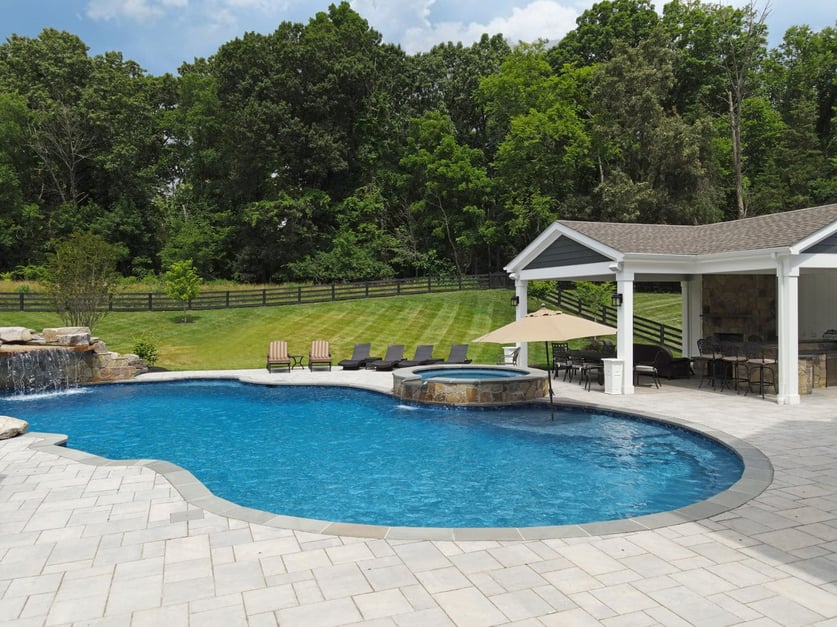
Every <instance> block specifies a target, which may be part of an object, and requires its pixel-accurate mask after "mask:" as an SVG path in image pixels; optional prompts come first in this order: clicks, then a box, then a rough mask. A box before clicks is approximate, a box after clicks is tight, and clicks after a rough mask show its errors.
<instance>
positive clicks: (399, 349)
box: [366, 344, 404, 370]
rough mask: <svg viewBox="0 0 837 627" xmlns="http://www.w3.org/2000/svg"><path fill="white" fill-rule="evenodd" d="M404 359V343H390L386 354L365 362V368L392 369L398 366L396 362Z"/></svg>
mask: <svg viewBox="0 0 837 627" xmlns="http://www.w3.org/2000/svg"><path fill="white" fill-rule="evenodd" d="M402 359H404V345H403V344H390V345H389V346H387V354H386V355H384V358H383V359H376V360H375V361H371V362H369V363H368V364H366V367H367V368H374V369H375V370H392V369H393V368H395V367H397V366H398V362H399V361H401V360H402Z"/></svg>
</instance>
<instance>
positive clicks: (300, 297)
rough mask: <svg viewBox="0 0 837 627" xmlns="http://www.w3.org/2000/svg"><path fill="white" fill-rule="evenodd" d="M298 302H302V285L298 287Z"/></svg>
mask: <svg viewBox="0 0 837 627" xmlns="http://www.w3.org/2000/svg"><path fill="white" fill-rule="evenodd" d="M296 302H297V303H300V304H301V303H302V286H301V285H300V286H298V287H297V288H296Z"/></svg>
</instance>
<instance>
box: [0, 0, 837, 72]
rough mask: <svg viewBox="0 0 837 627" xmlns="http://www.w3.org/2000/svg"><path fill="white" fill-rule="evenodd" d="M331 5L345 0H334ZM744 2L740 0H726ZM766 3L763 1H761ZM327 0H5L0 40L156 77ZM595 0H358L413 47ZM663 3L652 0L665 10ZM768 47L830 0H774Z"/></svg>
mask: <svg viewBox="0 0 837 627" xmlns="http://www.w3.org/2000/svg"><path fill="white" fill-rule="evenodd" d="M331 1H332V2H334V3H335V4H337V3H338V1H339V0H331ZM725 1H726V2H732V3H733V4H741V3H742V1H743V0H725ZM765 2H766V0H759V1H758V2H757V5H758V6H759V7H764V5H765ZM329 3H330V2H329V0H322V2H310V1H306V0H0V15H2V18H0V40H2V41H5V40H6V38H7V37H9V35H11V34H13V33H15V34H18V35H24V36H27V37H37V36H38V34H39V33H40V32H41V30H42V29H43V28H47V27H51V28H56V29H59V30H66V31H69V32H71V33H74V34H76V35H78V36H79V37H80V38H81V39H82V40H83V41H84V42H85V43H86V44H87V45H88V46H89V47H90V52H91V54H100V53H103V52H105V51H108V50H119V51H121V52H122V53H123V55H124V57H125V58H126V59H132V60H134V61H136V62H138V63H139V64H140V65H141V66H142V67H143V68H145V69H146V70H147V71H148V72H150V73H152V74H162V73H164V72H172V73H174V72H176V71H177V68H178V66H179V65H180V64H181V63H182V62H183V61H191V60H192V59H194V58H195V57H205V56H209V55H211V54H213V53H214V52H215V51H216V50H217V49H218V47H219V46H220V45H221V44H223V43H224V42H226V41H230V40H231V39H234V38H236V37H238V36H240V35H242V34H243V33H245V32H247V31H257V32H261V33H270V32H273V30H275V28H276V26H277V25H278V24H279V23H280V22H283V21H292V22H302V23H307V22H308V19H309V18H310V17H312V16H313V15H314V14H315V13H316V12H317V11H324V10H326V9H327V8H328V5H329ZM593 4H594V0H353V1H352V2H351V5H352V7H353V8H354V9H355V10H356V11H357V12H358V13H360V14H361V15H362V16H363V17H364V18H366V20H367V21H368V22H369V24H370V25H371V26H372V27H373V28H374V29H376V30H377V31H379V32H380V33H381V34H382V35H383V36H384V40H385V41H387V42H391V43H398V44H401V46H402V48H404V49H405V50H406V51H407V52H410V53H415V52H419V51H423V50H429V49H430V47H432V46H433V45H434V44H437V43H440V42H444V41H461V42H463V43H466V44H468V43H471V42H473V41H475V40H477V39H478V38H479V37H480V35H481V34H482V33H485V32H488V33H491V34H494V33H503V34H504V35H505V36H506V37H507V38H508V39H509V40H510V41H512V42H513V43H516V42H517V41H520V40H522V41H535V40H537V39H539V38H544V39H549V40H556V39H560V38H561V37H562V36H563V35H564V34H565V33H567V32H568V31H569V30H571V29H572V28H573V27H574V26H575V19H576V17H578V15H579V14H580V13H581V12H582V11H584V10H585V9H587V8H589V7H590V6H592V5H593ZM664 4H665V2H660V1H658V2H655V6H657V8H658V9H661V8H662V6H663V5H664ZM770 8H771V13H770V16H769V17H768V20H767V21H768V25H769V28H770V42H771V45H773V46H775V45H777V44H778V43H779V42H780V41H781V38H782V35H783V34H784V32H785V30H786V29H787V28H788V27H789V26H792V25H801V24H808V25H809V26H811V28H813V29H814V30H821V29H822V28H824V27H825V26H834V25H835V20H837V4H835V2H834V0H771V1H770Z"/></svg>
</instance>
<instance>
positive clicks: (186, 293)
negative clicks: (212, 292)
mask: <svg viewBox="0 0 837 627" xmlns="http://www.w3.org/2000/svg"><path fill="white" fill-rule="evenodd" d="M164 280H165V283H166V293H167V294H168V295H169V296H170V297H171V298H173V299H174V300H177V301H180V302H181V303H183V322H189V317H188V315H187V313H186V308H187V307H188V306H189V302H190V301H191V300H192V299H194V298H197V296H198V294H200V292H201V278H200V276H198V273H197V272H196V271H195V267H194V266H193V265H192V260H191V259H186V260H185V261H176V262H174V263H173V264H172V265H171V267H170V268H169V270H168V272H166V274H165V277H164Z"/></svg>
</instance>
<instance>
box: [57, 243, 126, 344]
mask: <svg viewBox="0 0 837 627" xmlns="http://www.w3.org/2000/svg"><path fill="white" fill-rule="evenodd" d="M116 261H117V251H116V248H115V247H113V246H111V245H110V244H108V243H107V242H106V241H105V240H104V239H102V238H101V237H99V236H98V235H95V234H92V233H74V234H73V235H71V236H70V237H69V238H67V239H65V240H62V241H60V242H59V243H58V245H57V246H56V249H55V253H54V254H52V255H50V256H49V259H48V262H47V272H48V279H47V289H48V291H49V294H50V296H51V297H52V300H53V303H54V304H55V307H56V310H57V311H58V314H59V315H60V316H61V319H62V320H63V321H64V323H65V324H66V325H68V326H80V327H89V328H90V329H91V330H93V327H94V325H95V324H96V322H98V321H99V320H101V319H102V318H103V317H104V316H105V315H106V314H107V312H108V303H109V301H110V298H111V296H112V295H113V293H114V292H115V290H116V287H117V285H118V280H119V275H118V273H117V272H116Z"/></svg>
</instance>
